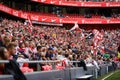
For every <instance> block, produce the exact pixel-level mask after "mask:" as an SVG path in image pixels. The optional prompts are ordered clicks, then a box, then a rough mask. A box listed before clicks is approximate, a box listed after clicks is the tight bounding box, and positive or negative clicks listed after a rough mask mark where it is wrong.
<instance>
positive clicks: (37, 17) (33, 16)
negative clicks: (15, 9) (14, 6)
mask: <svg viewBox="0 0 120 80" xmlns="http://www.w3.org/2000/svg"><path fill="white" fill-rule="evenodd" d="M31 19H32V20H36V21H38V20H39V16H36V15H31Z"/></svg>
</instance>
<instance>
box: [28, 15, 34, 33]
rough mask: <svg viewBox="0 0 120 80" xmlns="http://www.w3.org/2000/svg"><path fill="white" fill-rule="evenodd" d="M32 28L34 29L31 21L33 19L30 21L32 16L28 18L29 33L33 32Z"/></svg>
mask: <svg viewBox="0 0 120 80" xmlns="http://www.w3.org/2000/svg"><path fill="white" fill-rule="evenodd" d="M32 27H33V25H32V21H31V19H30V16H28V31H29V32H30V33H31V32H32Z"/></svg>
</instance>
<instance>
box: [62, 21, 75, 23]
mask: <svg viewBox="0 0 120 80" xmlns="http://www.w3.org/2000/svg"><path fill="white" fill-rule="evenodd" d="M76 22H77V21H67V20H66V21H64V20H62V23H76Z"/></svg>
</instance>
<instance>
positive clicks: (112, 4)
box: [106, 3, 120, 7]
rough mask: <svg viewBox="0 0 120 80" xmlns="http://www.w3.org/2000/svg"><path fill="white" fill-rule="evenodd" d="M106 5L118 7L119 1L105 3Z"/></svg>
mask: <svg viewBox="0 0 120 80" xmlns="http://www.w3.org/2000/svg"><path fill="white" fill-rule="evenodd" d="M106 6H107V7H120V3H106Z"/></svg>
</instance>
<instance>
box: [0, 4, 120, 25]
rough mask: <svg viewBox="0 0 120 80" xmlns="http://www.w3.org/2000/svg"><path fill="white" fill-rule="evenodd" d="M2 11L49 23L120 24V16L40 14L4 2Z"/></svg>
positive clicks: (0, 8)
mask: <svg viewBox="0 0 120 80" xmlns="http://www.w3.org/2000/svg"><path fill="white" fill-rule="evenodd" d="M0 11H3V12H5V13H8V14H11V15H13V16H16V17H20V18H23V19H27V16H28V15H29V16H30V19H31V20H33V21H39V22H49V23H63V24H64V23H73V24H74V23H78V24H120V18H119V19H117V18H116V19H113V18H111V19H101V18H70V17H65V18H60V17H57V16H56V17H55V16H54V17H53V16H52V15H51V16H50V15H44V14H42V15H40V14H39V15H38V14H35V13H28V12H23V11H21V10H15V9H12V8H9V7H6V6H4V5H2V4H0Z"/></svg>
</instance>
